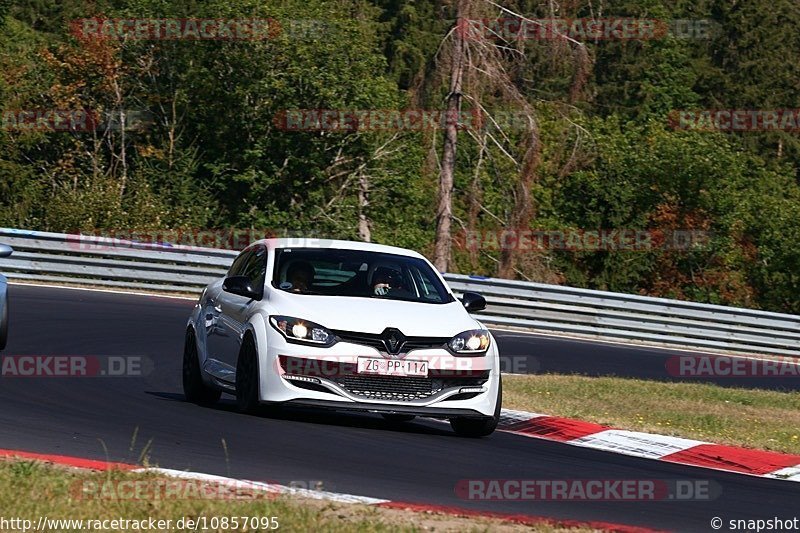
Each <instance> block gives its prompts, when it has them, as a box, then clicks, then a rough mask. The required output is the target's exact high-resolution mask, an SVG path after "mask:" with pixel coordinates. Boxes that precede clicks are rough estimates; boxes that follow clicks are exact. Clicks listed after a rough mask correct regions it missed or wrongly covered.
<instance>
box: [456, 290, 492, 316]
mask: <svg viewBox="0 0 800 533" xmlns="http://www.w3.org/2000/svg"><path fill="white" fill-rule="evenodd" d="M461 303H462V304H464V309H466V310H467V311H468V312H470V313H475V312H476V311H481V310H483V309H486V298H484V297H483V296H481V295H480V294H478V293H477V292H465V293H464V295H463V296H462V297H461Z"/></svg>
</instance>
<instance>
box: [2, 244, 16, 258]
mask: <svg viewBox="0 0 800 533" xmlns="http://www.w3.org/2000/svg"><path fill="white" fill-rule="evenodd" d="M12 253H14V249H13V248H12V247H10V246H8V245H5V244H0V257H8V256H10V255H11V254H12Z"/></svg>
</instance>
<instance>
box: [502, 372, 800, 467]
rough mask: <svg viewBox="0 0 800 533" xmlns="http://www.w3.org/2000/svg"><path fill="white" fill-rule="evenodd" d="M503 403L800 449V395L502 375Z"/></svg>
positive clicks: (709, 437)
mask: <svg viewBox="0 0 800 533" xmlns="http://www.w3.org/2000/svg"><path fill="white" fill-rule="evenodd" d="M503 393H504V394H503V395H504V398H503V407H504V408H506V409H519V410H523V411H532V412H536V413H542V414H548V415H553V416H562V417H567V418H578V419H581V420H586V421H590V422H596V423H599V424H604V425H609V426H614V427H617V428H621V429H629V430H635V431H645V432H650V433H660V434H666V435H674V436H679V437H686V438H691V439H698V440H705V441H710V442H714V443H718V444H730V445H735V446H745V447H749V448H759V449H764V450H774V451H780V452H786V453H795V454H800V393H798V392H780V391H767V390H758V389H739V388H724V387H719V386H716V385H711V384H703V383H664V382H656V381H644V380H637V379H623V378H613V377H586V376H574V375H555V374H553V375H550V374H542V375H531V376H504V377H503Z"/></svg>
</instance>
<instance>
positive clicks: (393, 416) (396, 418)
mask: <svg viewBox="0 0 800 533" xmlns="http://www.w3.org/2000/svg"><path fill="white" fill-rule="evenodd" d="M381 416H382V417H383V418H385V419H386V420H388V421H389V422H411V421H412V420H414V419H415V418H417V417H416V416H414V415H402V414H400V413H381Z"/></svg>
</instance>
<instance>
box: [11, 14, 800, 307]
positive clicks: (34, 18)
mask: <svg viewBox="0 0 800 533" xmlns="http://www.w3.org/2000/svg"><path fill="white" fill-rule="evenodd" d="M504 5H508V7H509V8H510V9H512V10H514V11H516V12H519V13H524V14H526V15H528V16H531V17H560V18H575V17H591V16H598V12H597V11H596V10H597V9H598V6H597V5H590V4H588V3H571V4H570V3H568V4H564V5H563V6H561V5H559V6H557V8H556V7H553V6H554V5H553V4H542V3H540V2H532V1H528V0H519V1H516V2H511V3H504ZM473 8H474V9H475V13H476V16H484V15H486V16H497V15H498V12H497V10H494V8H491V7H490V6H487V5H484V4H474V5H473ZM551 8H553V9H554V11H551ZM593 10H594V11H593ZM92 16H103V17H109V18H125V17H131V18H164V17H174V18H203V17H207V18H217V19H220V18H238V19H243V18H270V19H273V20H275V21H277V22H278V26H276V28H278V27H279V28H280V31H277V32H276V33H275V34H273V35H272V36H271V37H270V38H268V39H264V40H257V41H248V40H243V41H236V40H233V41H224V40H220V41H169V40H166V41H147V40H142V41H137V40H134V39H128V40H124V41H119V40H115V39H106V40H82V39H80V38H79V37H78V36H76V35H73V34H72V33H71V32H70V24H71V22H72V21H74V20H75V19H78V18H82V17H92ZM501 16H507V15H501ZM601 16H602V17H603V18H611V17H639V18H649V19H659V20H662V21H666V22H667V23H668V25H670V24H671V21H675V20H678V19H685V20H698V19H702V20H708V21H711V24H710V26H709V28H710V29H711V30H712V31H711V34H710V35H709V37H708V38H685V37H686V36H680V35H668V36H664V37H663V38H658V39H651V40H642V41H634V40H631V41H596V42H594V41H592V42H586V43H585V51H586V62H583V61H582V60H581V59H580V54H579V53H578V49H577V48H576V47H575V46H574V44H573V45H569V44H565V43H563V42H556V41H547V40H546V41H527V42H522V43H519V42H518V43H512V44H513V47H516V48H515V49H514V50H513V51H512V49H511V48H506V49H504V50H503V52H502V53H501V54H500V55H501V59H502V60H503V61H504V62H505V63H504V65H505V67H506V68H507V72H508V74H509V79H510V81H511V82H512V83H513V84H514V88H515V89H516V90H518V91H519V92H520V93H521V94H522V96H523V98H525V99H526V100H527V101H528V103H529V104H530V105H531V106H532V109H534V110H535V116H536V121H537V124H538V137H537V139H538V141H539V151H538V152H537V154H538V164H537V165H536V168H535V179H533V180H532V181H533V183H532V185H531V189H530V191H529V192H530V196H531V199H532V202H531V204H532V213H531V217H530V220H528V221H526V222H527V225H528V226H529V227H530V228H531V229H534V230H569V229H576V230H584V231H586V230H603V229H605V230H613V229H629V230H649V231H662V232H671V231H681V230H695V231H700V232H709V233H711V234H713V236H714V237H713V239H711V241H710V242H708V243H704V244H703V245H702V246H699V247H695V248H691V249H688V250H679V251H675V250H663V249H654V250H651V251H647V252H641V251H610V252H609V251H570V252H566V251H552V250H539V251H533V252H526V253H523V254H521V256H520V257H519V258H518V261H517V264H516V266H517V272H518V273H519V275H520V276H521V277H525V278H528V279H533V280H538V281H545V282H558V283H567V284H571V285H576V286H585V287H596V288H602V289H608V290H615V291H623V292H638V293H643V294H653V295H660V296H667V297H678V298H688V299H693V300H698V301H707V302H715V303H725V304H735V305H747V306H753V307H763V308H767V309H774V310H785V311H790V312H800V299H798V298H797V296H796V295H797V294H798V293H800V292H799V291H798V289H800V287H798V284H800V279H798V274H797V271H798V266H800V252H798V251H797V250H798V247H797V245H796V244H797V242H798V239H800V229H798V226H797V224H796V221H797V220H798V217H799V216H800V190H798V185H797V182H796V175H797V169H798V165H799V162H800V142H798V140H797V137H796V135H794V134H792V133H785V132H783V133H777V132H776V133H768V134H760V133H748V134H720V133H709V132H699V131H675V130H673V129H671V128H670V125H669V121H668V116H669V113H670V112H671V111H673V110H676V109H707V108H759V109H775V108H794V107H797V103H796V99H797V79H798V77H800V71H798V68H800V67H798V65H797V62H796V57H797V52H798V49H800V40H798V39H800V37H798V34H797V32H795V31H794V28H795V27H796V26H797V23H798V22H800V20H798V18H800V15H798V12H797V10H796V9H795V4H794V2H793V0H779V1H777V2H765V1H757V2H750V3H741V2H739V3H730V2H727V1H724V0H702V1H700V2H690V1H689V0H679V1H677V2H666V1H664V0H612V1H610V2H606V3H604V4H603V5H602V15H601ZM454 18H455V4H454V3H452V2H434V1H430V0H425V1H418V0H414V1H399V0H373V1H368V0H337V1H333V2H328V1H323V0H303V1H300V0H285V1H281V2H273V1H269V2H264V1H263V0H224V1H223V0H209V1H200V0H187V1H184V2H174V1H170V0H124V1H115V2H110V1H107V0H102V1H99V2H92V3H90V4H87V3H85V2H78V1H77V0H64V1H53V0H29V1H25V2H6V1H0V23H1V24H2V25H3V32H0V72H2V75H0V106H1V107H2V109H3V110H4V111H13V110H26V109H43V110H44V109H80V108H85V109H90V110H93V111H96V112H97V113H98V114H99V116H100V117H101V118H103V119H104V120H106V119H107V117H108V116H113V117H117V116H119V114H120V112H123V113H127V114H129V115H130V114H131V113H133V114H136V113H139V114H140V115H142V116H146V117H149V119H148V120H147V121H146V123H145V125H144V126H143V127H128V128H122V127H120V125H119V124H117V125H116V126H115V125H114V124H113V123H112V124H111V125H110V126H109V127H105V126H103V127H99V128H97V129H94V130H90V131H73V132H57V131H36V130H33V131H27V130H24V131H20V130H18V129H14V128H7V127H6V128H0V224H2V225H4V226H13V227H25V228H36V229H45V230H53V231H65V230H66V231H71V230H85V231H89V230H91V231H96V230H103V229H107V230H113V229H154V228H158V229H174V228H184V229H188V228H198V229H202V228H213V227H217V228H222V227H239V228H253V229H256V230H259V231H264V232H275V233H281V232H284V231H291V232H305V233H310V232H313V233H314V234H317V235H320V234H326V235H331V236H338V237H344V238H356V239H357V238H360V234H359V217H360V216H363V217H364V218H365V219H366V221H368V223H369V229H370V232H371V238H372V239H373V240H375V241H377V242H384V243H389V244H395V245H399V246H405V247H411V248H415V249H418V250H420V251H422V252H424V253H430V251H431V250H432V244H433V236H434V233H433V225H434V217H435V209H436V189H437V183H438V181H437V175H438V166H437V164H438V163H437V156H438V155H440V153H441V138H442V135H441V130H436V131H424V132H418V131H404V132H386V131H369V130H360V131H358V132H347V131H338V132H337V131H322V132H320V131H284V130H282V129H281V128H279V127H278V125H277V124H276V120H275V118H276V116H278V115H279V114H280V113H281V112H283V111H285V110H293V109H331V110H362V109H404V108H406V107H418V108H425V109H438V108H441V106H442V101H443V96H445V95H446V90H447V79H446V76H447V69H446V68H443V67H446V65H447V61H448V55H447V50H448V46H449V41H447V39H448V38H452V35H450V37H446V36H447V35H448V32H450V30H451V29H452V27H453V23H454ZM477 58H478V56H477V55H474V56H471V60H472V61H477ZM584 76H585V79H583V77H584ZM580 82H583V83H580ZM496 88H497V85H490V84H489V83H487V84H486V85H485V86H482V85H480V84H479V83H478V84H477V86H470V87H467V88H466V89H467V91H473V93H474V94H476V95H479V97H480V101H481V103H482V105H484V106H485V107H486V108H487V109H489V111H490V112H491V113H493V114H498V113H503V112H505V113H518V112H519V111H520V109H519V105H516V104H515V105H512V104H510V102H511V101H512V100H510V99H509V98H508V95H507V94H506V93H504V92H503V91H499V90H496ZM463 105H464V108H465V109H473V108H474V106H475V105H476V102H475V100H470V99H469V98H466V99H465V100H464V104H463ZM490 134H491V136H490ZM529 136H530V132H529V131H528V130H527V129H526V128H525V127H520V124H516V125H512V127H509V128H506V129H504V130H503V131H502V132H501V131H499V130H498V129H496V128H494V127H493V126H491V125H488V126H487V125H486V124H485V125H484V129H479V130H461V131H460V132H459V143H458V150H457V154H456V158H457V164H456V170H455V190H454V197H453V198H454V204H453V213H454V228H455V231H454V233H455V234H456V237H457V241H458V237H459V235H461V236H462V237H463V233H464V232H465V231H469V230H480V231H497V230H502V229H503V228H505V227H507V226H508V225H509V224H511V222H510V221H511V220H512V218H513V215H514V208H515V205H516V201H517V195H519V193H520V191H519V188H518V183H519V180H520V175H521V169H522V168H523V156H524V153H525V149H526V146H527V144H526V143H527V141H528V140H529ZM365 200H366V201H365ZM461 244H463V243H461ZM499 259H500V251H499V250H497V249H481V250H468V249H465V248H464V247H463V246H460V245H457V246H456V249H455V250H454V252H453V267H452V269H453V270H456V271H461V272H472V273H479V274H486V275H493V274H495V273H496V271H497V270H496V269H497V262H498V261H499Z"/></svg>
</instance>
